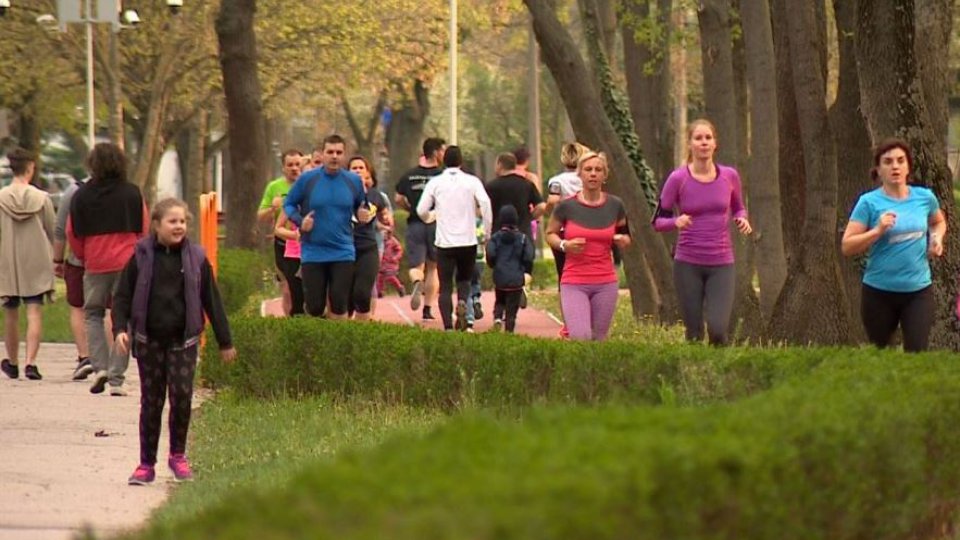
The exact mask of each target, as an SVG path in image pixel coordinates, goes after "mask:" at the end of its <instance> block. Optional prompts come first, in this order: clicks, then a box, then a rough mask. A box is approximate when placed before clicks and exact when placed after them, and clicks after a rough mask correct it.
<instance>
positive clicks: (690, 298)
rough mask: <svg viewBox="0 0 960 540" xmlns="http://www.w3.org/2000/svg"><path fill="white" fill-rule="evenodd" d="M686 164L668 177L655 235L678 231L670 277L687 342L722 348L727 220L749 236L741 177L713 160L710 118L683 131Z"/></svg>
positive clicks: (729, 275) (729, 278)
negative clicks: (678, 304)
mask: <svg viewBox="0 0 960 540" xmlns="http://www.w3.org/2000/svg"><path fill="white" fill-rule="evenodd" d="M687 141H688V145H689V148H690V149H689V153H688V155H687V163H685V164H684V165H683V166H681V167H679V168H677V169H676V170H674V171H673V172H671V173H670V176H668V177H667V181H666V182H665V183H664V185H663V190H662V191H661V193H660V203H659V205H658V209H657V212H656V214H655V216H654V219H653V222H654V223H653V224H654V228H655V229H656V230H657V231H659V232H667V231H672V230H678V231H680V234H679V235H678V236H677V247H676V250H675V253H674V257H673V258H674V263H673V276H674V282H675V283H676V289H677V296H678V297H679V300H680V314H681V316H682V317H683V325H684V327H685V329H686V337H687V340H688V341H702V340H703V322H704V318H705V319H706V323H707V334H708V336H709V342H710V344H711V345H726V344H727V342H728V340H729V336H728V332H729V327H730V315H731V313H732V312H733V299H734V292H735V285H736V283H735V282H736V271H735V269H734V260H733V242H732V240H731V238H730V220H731V218H732V219H733V222H734V223H735V224H736V226H737V230H738V231H740V234H743V235H749V234H750V233H751V232H753V228H752V227H751V225H750V221H749V220H748V219H747V209H746V207H745V206H744V205H743V197H742V195H741V193H742V188H741V184H740V174H739V173H738V172H737V170H736V169H734V168H733V167H729V166H727V165H720V164H718V163H716V162H714V154H715V153H716V150H717V131H716V128H715V127H714V126H713V124H712V123H710V121H709V120H705V119H702V118H701V119H698V120H694V121H693V122H692V123H690V126H689V127H688V128H687Z"/></svg>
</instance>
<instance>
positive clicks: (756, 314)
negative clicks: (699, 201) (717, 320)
mask: <svg viewBox="0 0 960 540" xmlns="http://www.w3.org/2000/svg"><path fill="white" fill-rule="evenodd" d="M732 13H733V7H732V5H731V3H730V0H704V1H702V2H700V5H699V9H698V10H697V18H698V20H699V22H700V51H701V61H702V63H703V94H704V101H705V103H706V113H707V114H706V116H707V118H709V119H710V121H711V122H713V124H714V125H715V126H716V127H717V131H718V133H717V140H718V143H719V144H718V148H717V161H718V162H719V163H722V164H725V165H728V166H733V167H739V166H740V165H741V162H742V160H743V158H744V157H745V156H743V155H741V153H740V149H741V148H740V147H741V146H742V144H743V142H742V140H743V137H741V131H740V129H741V126H740V118H739V116H740V115H739V114H738V110H739V109H741V108H742V107H741V106H740V105H741V104H740V103H739V102H738V92H737V83H736V77H735V76H734V69H733V67H734V66H733V64H734V62H733V22H732V20H731V15H732ZM734 242H735V243H737V244H738V249H737V280H736V283H737V285H736V289H737V290H736V299H735V307H734V317H735V320H737V321H739V323H740V333H741V335H743V336H744V337H748V338H754V337H758V336H759V333H760V331H761V330H762V319H761V317H760V302H759V300H758V299H757V296H756V293H755V292H754V290H753V285H752V281H753V279H752V278H753V271H752V268H751V265H750V258H749V256H747V250H746V249H743V246H742V244H741V242H742V240H741V239H740V238H738V237H737V238H734Z"/></svg>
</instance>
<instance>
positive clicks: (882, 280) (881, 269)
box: [850, 186, 940, 293]
mask: <svg viewBox="0 0 960 540" xmlns="http://www.w3.org/2000/svg"><path fill="white" fill-rule="evenodd" d="M938 210H940V203H939V201H937V197H936V196H935V195H934V194H933V192H932V191H930V190H929V189H927V188H924V187H918V186H910V192H909V194H908V195H907V198H905V199H894V198H892V197H890V196H888V195H886V194H885V193H884V192H883V188H877V189H875V190H873V191H869V192H867V193H864V194H863V195H862V196H861V197H860V200H859V201H857V205H856V206H855V207H854V208H853V213H852V214H850V221H856V222H858V223H862V224H864V225H866V226H867V228H868V229H872V228H873V227H875V226H876V225H877V223H878V222H879V221H880V216H882V215H883V214H885V213H887V212H893V213H894V214H896V215H897V220H896V225H894V226H893V228H891V229H890V230H888V231H887V232H885V233H884V234H883V236H881V237H880V239H879V240H877V241H876V242H875V243H874V244H873V245H872V246H870V250H869V251H867V268H866V270H865V271H864V272H863V282H864V283H865V284H866V285H869V286H871V287H873V288H875V289H880V290H882V291H890V292H905V293H907V292H916V291H919V290H921V289H923V288H925V287H927V286H929V285H930V283H931V280H930V262H929V261H928V260H927V230H928V229H929V223H930V218H931V217H932V216H933V215H934V214H935V213H936V212H937V211H938Z"/></svg>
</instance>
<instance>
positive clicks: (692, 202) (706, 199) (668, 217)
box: [653, 165, 747, 266]
mask: <svg viewBox="0 0 960 540" xmlns="http://www.w3.org/2000/svg"><path fill="white" fill-rule="evenodd" d="M716 169H717V176H716V178H715V179H714V180H712V181H710V182H700V181H698V180H697V179H695V178H694V177H693V175H692V174H690V168H689V166H687V165H684V166H683V167H680V168H678V169H676V170H675V171H673V172H672V173H670V176H668V177H667V181H666V183H664V185H663V190H662V191H661V193H660V212H659V213H658V214H657V216H656V218H655V219H654V222H653V226H654V228H655V229H656V230H657V231H659V232H666V231H672V230H674V229H675V228H676V223H677V218H676V216H678V215H680V214H687V215H689V216H690V218H691V219H692V221H691V223H690V225H689V226H688V227H687V228H685V229H683V230H682V231H680V234H679V237H678V238H677V247H676V251H675V252H674V259H675V260H678V261H683V262H686V263H690V264H699V265H704V266H721V265H726V264H732V263H733V244H732V242H731V240H730V219H731V218H740V217H746V216H747V209H746V208H745V207H744V206H743V196H742V188H741V185H740V174H739V173H738V172H737V170H736V169H734V168H733V167H727V166H724V165H717V166H716Z"/></svg>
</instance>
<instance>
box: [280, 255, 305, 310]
mask: <svg viewBox="0 0 960 540" xmlns="http://www.w3.org/2000/svg"><path fill="white" fill-rule="evenodd" d="M299 270H300V259H292V258H290V257H284V265H283V268H282V269H281V271H282V272H283V277H284V279H286V280H287V287H288V288H289V289H290V315H303V280H302V279H300V277H299V276H298V275H297V273H298V271H299Z"/></svg>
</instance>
